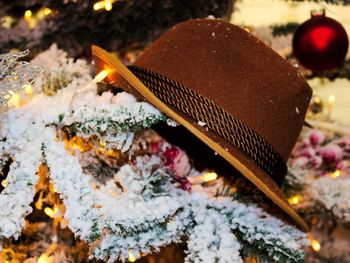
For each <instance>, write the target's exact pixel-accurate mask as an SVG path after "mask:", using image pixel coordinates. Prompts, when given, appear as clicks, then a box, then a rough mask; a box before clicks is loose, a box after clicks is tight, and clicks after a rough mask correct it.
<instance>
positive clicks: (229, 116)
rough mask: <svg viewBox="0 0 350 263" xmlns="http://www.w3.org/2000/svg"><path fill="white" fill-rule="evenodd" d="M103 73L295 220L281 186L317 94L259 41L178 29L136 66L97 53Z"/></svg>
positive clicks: (205, 28)
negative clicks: (188, 134)
mask: <svg viewBox="0 0 350 263" xmlns="http://www.w3.org/2000/svg"><path fill="white" fill-rule="evenodd" d="M92 55H93V57H94V60H95V63H96V65H97V68H98V69H100V70H101V69H102V68H108V69H113V74H109V80H110V81H111V82H112V83H113V84H115V85H116V86H118V87H120V88H123V89H124V90H126V91H129V92H132V93H134V94H136V95H137V96H140V97H141V98H144V99H145V100H147V101H148V102H150V103H151V104H153V105H154V106H155V107H157V108H158V109H159V110H161V111H162V112H163V113H164V114H166V115H167V116H169V117H170V118H172V119H174V120H175V121H177V122H178V123H180V124H181V125H182V126H184V127H185V128H186V129H187V130H189V131H190V132H191V133H192V134H194V135H195V136H196V137H197V138H199V139H200V140H201V141H203V142H204V143H205V144H207V145H208V146H209V147H210V148H211V149H213V150H214V151H215V152H217V153H218V154H219V155H220V156H222V157H223V158H224V159H225V160H226V161H228V162H229V163H230V164H231V165H233V166H234V167H235V168H236V169H237V170H239V171H240V172H241V173H242V174H243V175H244V176H245V177H246V178H248V179H249V180H250V181H251V182H252V183H253V184H255V185H256V186H257V187H258V188H259V189H260V190H261V191H262V192H263V193H264V194H265V195H266V196H267V197H269V198H270V199H271V200H272V201H273V202H274V203H275V204H276V205H278V206H279V207H280V208H281V209H282V210H283V211H285V212H286V213H287V214H288V215H289V216H290V217H291V218H293V219H294V220H295V222H296V223H297V225H298V226H299V227H300V228H301V229H302V230H304V231H306V230H307V229H308V227H307V225H306V224H305V222H304V221H303V220H302V219H301V218H300V217H299V215H298V214H297V213H296V212H295V211H294V210H293V208H292V207H291V206H290V205H289V204H288V202H287V200H286V198H285V196H284V195H283V193H282V191H281V189H280V187H279V186H280V185H281V183H282V181H283V180H284V177H285V174H286V171H287V168H286V160H287V159H288V157H289V155H290V153H291V151H292V148H293V146H294V144H295V142H296V140H297V138H298V135H299V133H300V130H301V128H302V126H303V122H304V117H305V114H306V110H307V108H308V105H309V101H310V98H311V94H312V91H311V89H310V87H309V86H308V84H307V83H306V81H305V80H304V79H303V78H302V77H301V76H300V75H299V74H298V73H297V72H296V71H295V69H294V68H293V67H292V66H291V65H290V64H289V63H287V62H286V61H285V60H284V59H282V58H281V57H280V56H279V55H278V54H277V53H275V52H274V51H273V50H271V49H270V48H269V47H267V46H266V45H265V44H264V43H262V42H261V41H259V40H258V39H257V38H255V37H254V36H252V35H251V34H249V33H248V32H246V31H245V30H243V29H241V28H240V27H237V26H234V25H232V24H229V23H226V22H223V21H220V20H209V19H196V20H189V21H186V22H183V23H180V24H178V25H176V26H174V27H173V28H172V29H171V30H169V31H168V32H166V33H164V34H163V35H161V36H160V38H159V39H157V40H156V41H155V42H153V43H152V44H150V45H149V46H148V48H146V50H145V51H144V52H143V54H142V55H141V56H140V57H139V58H138V59H137V61H136V62H135V63H134V65H133V66H130V67H128V68H127V67H125V66H124V65H123V64H122V63H121V62H120V61H119V60H118V59H117V58H116V57H114V56H113V55H111V54H109V53H108V52H106V51H104V50H103V49H101V48H99V47H96V46H93V47H92Z"/></svg>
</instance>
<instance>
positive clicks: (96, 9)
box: [92, 1, 105, 11]
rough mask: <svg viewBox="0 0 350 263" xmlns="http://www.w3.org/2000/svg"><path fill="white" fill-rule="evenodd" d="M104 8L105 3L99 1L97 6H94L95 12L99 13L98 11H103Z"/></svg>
mask: <svg viewBox="0 0 350 263" xmlns="http://www.w3.org/2000/svg"><path fill="white" fill-rule="evenodd" d="M104 6H105V2H104V1H99V2H97V3H95V4H94V5H93V7H92V8H93V9H94V10H95V11H98V10H100V9H103V8H104Z"/></svg>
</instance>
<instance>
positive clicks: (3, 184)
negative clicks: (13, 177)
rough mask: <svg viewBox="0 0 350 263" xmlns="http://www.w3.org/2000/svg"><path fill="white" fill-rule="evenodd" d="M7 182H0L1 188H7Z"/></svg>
mask: <svg viewBox="0 0 350 263" xmlns="http://www.w3.org/2000/svg"><path fill="white" fill-rule="evenodd" d="M8 184H9V182H8V181H7V180H3V181H2V182H1V185H2V187H4V188H6V187H7V186H8Z"/></svg>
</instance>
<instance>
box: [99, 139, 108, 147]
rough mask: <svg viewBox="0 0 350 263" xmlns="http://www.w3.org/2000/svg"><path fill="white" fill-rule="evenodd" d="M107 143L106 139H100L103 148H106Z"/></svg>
mask: <svg viewBox="0 0 350 263" xmlns="http://www.w3.org/2000/svg"><path fill="white" fill-rule="evenodd" d="M106 145H107V143H106V142H105V141H104V140H100V146H101V147H102V148H105V147H106Z"/></svg>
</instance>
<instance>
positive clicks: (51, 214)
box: [44, 206, 58, 218]
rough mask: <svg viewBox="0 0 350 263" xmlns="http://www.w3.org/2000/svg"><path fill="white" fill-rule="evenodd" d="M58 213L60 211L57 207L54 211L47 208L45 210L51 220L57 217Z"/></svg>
mask: <svg viewBox="0 0 350 263" xmlns="http://www.w3.org/2000/svg"><path fill="white" fill-rule="evenodd" d="M57 211H58V207H57V206H55V207H54V208H53V209H51V208H50V207H45V209H44V213H45V214H46V215H48V216H49V217H51V218H54V217H55V215H56V213H57Z"/></svg>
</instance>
